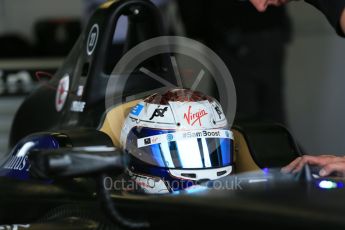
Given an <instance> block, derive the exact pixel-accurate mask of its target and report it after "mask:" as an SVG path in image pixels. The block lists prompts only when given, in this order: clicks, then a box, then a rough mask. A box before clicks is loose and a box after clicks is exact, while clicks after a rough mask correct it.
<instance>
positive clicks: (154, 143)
mask: <svg viewBox="0 0 345 230" xmlns="http://www.w3.org/2000/svg"><path fill="white" fill-rule="evenodd" d="M131 133H132V134H131V135H133V136H132V137H131V135H130V136H129V139H128V140H127V144H126V150H127V151H128V152H129V153H130V154H131V155H132V156H134V157H135V158H138V159H140V160H141V161H143V162H145V163H148V164H150V165H154V166H157V167H164V168H171V169H202V168H219V167H225V166H229V165H232V158H233V155H232V154H233V141H232V139H233V138H232V132H231V131H230V130H223V129H221V130H220V129H219V130H202V131H192V132H188V131H187V132H174V131H169V130H166V131H164V130H154V129H149V128H141V130H140V132H131ZM133 138H134V139H137V143H135V141H130V139H131V140H133Z"/></svg>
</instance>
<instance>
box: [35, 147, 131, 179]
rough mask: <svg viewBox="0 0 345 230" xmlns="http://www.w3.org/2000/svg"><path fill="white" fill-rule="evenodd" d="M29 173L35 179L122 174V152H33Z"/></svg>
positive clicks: (92, 149)
mask: <svg viewBox="0 0 345 230" xmlns="http://www.w3.org/2000/svg"><path fill="white" fill-rule="evenodd" d="M29 161H30V164H31V168H30V172H31V174H32V175H33V176H34V177H36V178H52V179H53V178H65V177H82V176H89V175H97V174H102V173H107V172H109V173H119V174H120V173H122V172H123V171H124V164H123V157H122V152H121V151H120V150H118V149H116V148H109V147H99V146H97V147H83V148H65V149H51V150H33V151H32V152H30V154H29Z"/></svg>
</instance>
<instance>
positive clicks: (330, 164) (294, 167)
mask: <svg viewBox="0 0 345 230" xmlns="http://www.w3.org/2000/svg"><path fill="white" fill-rule="evenodd" d="M305 164H310V165H316V166H320V167H321V170H320V172H319V175H320V176H323V177H324V176H329V175H330V174H332V173H335V174H336V175H337V176H345V157H339V156H332V155H321V156H309V155H304V156H302V157H298V158H296V159H295V160H294V161H292V162H291V163H290V164H289V165H287V166H285V167H283V168H282V169H281V171H282V172H283V173H297V172H299V171H301V170H302V168H303V167H304V165H305Z"/></svg>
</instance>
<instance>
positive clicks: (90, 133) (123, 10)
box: [0, 0, 345, 229]
mask: <svg viewBox="0 0 345 230" xmlns="http://www.w3.org/2000/svg"><path fill="white" fill-rule="evenodd" d="M120 16H125V17H126V18H127V19H128V21H129V24H128V30H127V34H128V35H127V38H126V40H125V41H124V44H122V45H120V46H119V45H117V44H114V43H113V35H114V34H115V32H116V30H117V29H118V28H117V26H116V25H117V22H118V19H119V18H120ZM161 22H162V19H161V16H160V13H159V11H158V10H157V8H156V7H155V6H154V5H153V4H152V3H151V2H149V1H146V0H126V1H125V0H120V1H108V2H106V3H104V4H103V5H101V6H100V7H99V8H98V9H97V10H96V11H95V13H94V14H93V16H92V17H91V19H90V21H89V23H88V25H87V27H86V28H85V30H84V32H83V34H82V35H81V36H80V38H79V40H78V41H77V43H76V45H75V47H74V48H73V50H72V51H71V53H70V55H69V56H68V57H67V59H66V60H65V63H64V64H63V65H62V66H61V68H60V69H59V70H58V71H57V72H56V74H55V75H54V77H53V78H52V79H50V80H49V81H48V82H43V83H42V84H41V86H40V87H39V88H38V89H37V90H35V91H34V92H33V93H32V94H31V95H30V96H29V97H28V98H27V99H26V100H25V101H24V103H23V104H22V105H21V107H20V108H19V110H18V111H17V113H16V116H15V119H14V122H13V125H12V131H11V134H10V146H11V148H12V150H11V152H10V153H9V155H8V156H7V157H6V159H5V160H4V161H3V162H2V163H1V167H0V229H61V228H64V229H123V228H135V229H138V228H148V229H162V228H167V229H180V228H181V229H183V228H194V229H195V228H211V229H220V228H222V227H226V228H233V227H241V228H242V227H243V228H246V227H252V226H257V227H258V228H259V227H269V228H271V227H277V228H285V227H287V226H288V227H289V228H297V229H301V228H307V227H310V226H313V228H316V229H323V228H330V229H338V228H339V229H343V228H344V227H345V218H344V215H345V208H344V207H345V199H344V196H345V190H344V188H343V181H342V180H341V178H318V177H317V176H316V175H315V173H314V169H313V168H312V167H309V166H308V165H306V166H305V168H304V169H303V170H302V171H301V172H300V173H298V174H294V175H290V174H282V173H280V171H279V167H282V166H284V165H286V164H288V163H289V162H291V160H293V159H295V158H296V157H298V156H299V155H300V154H301V153H300V151H299V149H298V147H297V145H296V144H295V142H294V140H293V138H292V136H291V135H290V133H289V132H288V131H287V130H286V129H285V128H284V127H283V126H280V125H276V124H235V125H233V124H232V123H231V122H230V121H231V119H232V118H233V116H234V111H233V110H232V109H231V107H233V106H234V103H233V100H232V99H231V98H234V97H235V95H234V90H231V87H230V88H229V86H231V85H233V83H232V82H231V81H230V82H229V78H228V77H227V76H226V77H225V78H222V77H220V78H219V76H220V75H224V73H225V75H226V71H225V72H224V71H222V70H223V67H222V66H220V65H219V62H217V60H218V59H217V57H215V56H214V54H213V53H212V52H211V53H210V52H208V53H207V55H205V54H204V53H200V52H199V51H200V50H201V49H200V47H202V46H200V45H196V46H195V43H193V44H191V43H189V42H190V40H183V39H182V38H178V37H167V36H163V35H165V34H166V33H165V32H164V29H163V26H162V24H161ZM181 39H182V40H181ZM181 41H182V42H181ZM142 42H144V43H142ZM202 48H203V49H202V50H205V49H204V48H205V47H202ZM187 50H189V51H188V52H187ZM181 60H184V61H185V62H182V61H181ZM183 63H184V64H183ZM186 63H187V64H188V65H192V67H188V66H187V64H186ZM177 65H179V66H180V67H181V65H183V67H181V68H180V72H181V74H178V71H176V70H177ZM197 68H199V69H198V72H199V74H196V77H195V78H193V79H192V80H191V75H193V74H190V73H191V72H192V73H194V72H195V69H197ZM200 68H201V70H200ZM199 70H200V71H199ZM198 72H197V73H198ZM204 75H205V77H203V76H204ZM193 76H194V75H193ZM195 82H196V83H195ZM202 82H206V83H204V84H202ZM199 83H200V84H199ZM210 85H211V86H212V88H216V89H217V90H215V91H216V92H215V91H214V90H210V87H209V86H210ZM167 88H169V89H168V90H167ZM171 88H178V90H176V89H175V90H171ZM182 88H183V89H182ZM181 90H182V91H181ZM196 91H201V92H203V93H200V92H198V93H194V92H196ZM158 92H165V93H161V94H160V93H158ZM180 92H184V93H183V94H182V95H181V94H180ZM157 95H158V96H157ZM167 95H169V98H168V99H167V97H168V96H167ZM171 95H173V96H171ZM210 95H212V97H211V96H210ZM213 97H214V98H217V99H218V100H219V102H218V101H217V100H213V99H212V98H213ZM143 98H146V99H145V100H144V101H142V100H140V99H143ZM186 98H187V99H186ZM157 100H158V101H157ZM172 100H174V101H172ZM181 100H183V102H185V101H188V103H190V104H187V105H188V106H185V107H183V106H181V105H180V103H179V102H181ZM158 102H159V103H160V104H159V106H155V105H156V104H157V103H158ZM195 103H197V104H195ZM148 104H149V105H150V106H148ZM221 107H222V108H223V109H222V108H221ZM195 108H196V109H195ZM181 109H185V110H184V111H185V112H184V113H182V114H181V120H178V118H177V117H178V116H179V111H180V110H181ZM192 109H195V111H192ZM176 111H177V112H176ZM225 114H226V115H225ZM206 118H209V119H206ZM206 120H207V122H206ZM226 120H227V121H228V123H225V121H226ZM163 121H164V122H163ZM143 122H144V123H145V124H146V126H142V127H141V128H140V129H138V128H136V129H133V128H132V126H135V125H136V124H137V123H138V124H139V123H140V124H141V123H143ZM152 124H154V126H152V127H153V128H152V127H151V125H152ZM131 125H132V126H131ZM206 125H208V126H209V127H211V128H208V129H205V128H203V129H201V127H203V126H206ZM187 126H188V127H198V128H197V129H193V131H190V130H187V131H186V130H179V131H176V130H177V129H180V128H181V127H187ZM150 127H151V128H150ZM162 127H163V128H164V129H163V128H162ZM167 127H168V128H167ZM226 127H230V128H229V129H226ZM157 129H159V132H158V131H157ZM124 130H125V131H124ZM133 130H134V131H133ZM172 130H175V131H176V132H175V131H174V132H173V131H172ZM124 133H125V134H126V137H128V138H127V139H126V138H125V141H123V140H124V138H123V135H124ZM129 137H135V138H136V139H135V141H134V142H131V140H132V139H129ZM193 141H194V142H193ZM171 143H174V144H175V147H174V148H173V147H171V146H172V144H171ZM157 146H158V147H157ZM209 146H213V147H212V149H211V150H210V148H209ZM214 146H216V147H214ZM139 150H140V151H139ZM206 153H208V154H206ZM150 154H151V155H150ZM186 156H187V157H186ZM190 159H192V161H191V160H190ZM195 159H198V160H199V162H197V161H196V160H195ZM186 165H187V166H186ZM200 165H201V166H200ZM173 166H174V167H173ZM138 170H139V171H140V170H141V171H140V173H138ZM150 175H151V176H150ZM152 175H155V176H152ZM157 175H159V176H157ZM210 175H211V176H210ZM162 178H163V179H162ZM174 179H175V180H176V181H178V182H179V183H178V185H177V186H176V187H174V186H173V183H171V182H173V180H174ZM188 183H189V184H188ZM161 186H163V187H164V189H163V190H161V188H162V187H161ZM157 188H159V189H157ZM162 191H164V192H162Z"/></svg>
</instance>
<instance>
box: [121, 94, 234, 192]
mask: <svg viewBox="0 0 345 230" xmlns="http://www.w3.org/2000/svg"><path fill="white" fill-rule="evenodd" d="M121 142H122V146H123V148H124V151H125V153H126V155H127V156H128V169H127V173H128V175H129V176H130V177H131V178H132V179H133V180H134V181H135V182H136V184H137V185H139V186H140V188H141V189H142V190H143V191H144V192H146V193H168V192H174V191H178V190H182V189H186V188H188V187H191V186H193V185H195V184H196V183H197V182H198V181H205V180H214V179H218V178H221V177H224V176H226V175H229V174H230V173H231V171H232V162H233V159H232V158H233V134H232V132H231V131H230V130H229V127H228V122H227V120H226V117H225V115H224V113H223V110H222V108H221V106H220V104H219V103H218V102H217V101H216V100H215V99H213V98H211V97H209V96H207V95H204V94H202V93H200V92H195V91H192V90H187V89H173V90H169V91H167V92H165V93H162V94H158V93H157V94H154V95H152V96H150V97H148V98H146V99H145V100H143V101H141V102H139V103H138V104H137V105H136V106H135V107H133V108H132V110H131V112H130V113H129V115H128V117H127V118H126V120H125V123H124V126H123V129H122V132H121Z"/></svg>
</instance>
